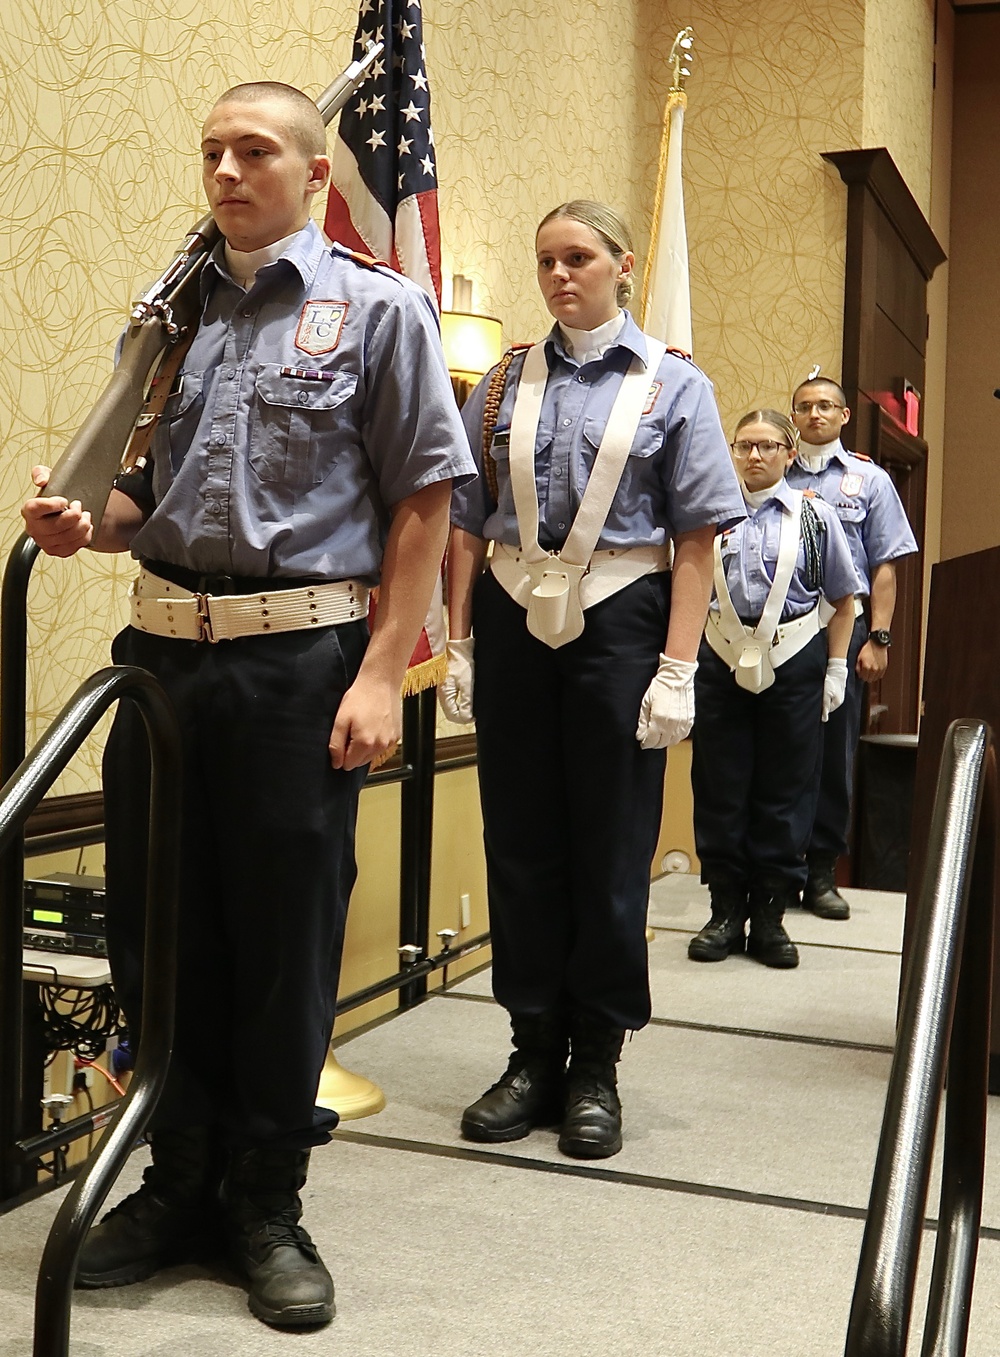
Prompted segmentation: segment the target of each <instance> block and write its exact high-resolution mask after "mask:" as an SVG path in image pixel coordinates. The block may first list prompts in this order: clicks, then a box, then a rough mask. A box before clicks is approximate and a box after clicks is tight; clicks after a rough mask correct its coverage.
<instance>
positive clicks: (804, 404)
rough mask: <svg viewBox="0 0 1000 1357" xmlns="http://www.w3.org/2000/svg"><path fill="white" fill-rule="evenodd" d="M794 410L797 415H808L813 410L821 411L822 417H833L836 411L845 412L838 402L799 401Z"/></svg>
mask: <svg viewBox="0 0 1000 1357" xmlns="http://www.w3.org/2000/svg"><path fill="white" fill-rule="evenodd" d="M792 409H793V410H794V411H795V413H796V414H797V415H808V414H810V413H811V412H812V411H813V410H817V411H819V413H820V414H821V415H832V414H833V412H834V410H843V409H845V407H844V406H843V405H838V404H837V402H836V401H799V403H798V405H794V406H793V407H792Z"/></svg>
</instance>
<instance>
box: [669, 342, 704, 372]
mask: <svg viewBox="0 0 1000 1357" xmlns="http://www.w3.org/2000/svg"><path fill="white" fill-rule="evenodd" d="M667 353H672V354H673V355H674V357H675V358H683V359H685V360H686V361H687V362H688V363H690V364H691V365H692V367H697V366H698V365H697V363H695V361H694V359H693V358H692V357H691V355H690V354H689V353H688V351H687V349H678V348H675V347H674V345H673V344H668V345H667Z"/></svg>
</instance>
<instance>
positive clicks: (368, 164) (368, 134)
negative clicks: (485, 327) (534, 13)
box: [325, 0, 441, 306]
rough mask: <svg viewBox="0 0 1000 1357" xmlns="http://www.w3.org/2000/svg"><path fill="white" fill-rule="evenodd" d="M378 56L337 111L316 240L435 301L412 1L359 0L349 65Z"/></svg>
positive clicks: (424, 105)
mask: <svg viewBox="0 0 1000 1357" xmlns="http://www.w3.org/2000/svg"><path fill="white" fill-rule="evenodd" d="M371 42H384V43H385V51H384V52H383V53H382V54H381V56H380V57H379V58H378V60H377V61H376V62H375V64H374V66H373V67H372V72H371V75H370V76H369V78H368V79H367V80H366V81H365V83H364V84H363V85H362V86H361V88H360V90H359V91H358V92H357V94H355V95H354V97H353V98H352V99H351V101H350V102H349V103H348V104H347V105H346V106H345V108H344V110H343V112H342V113H341V115H340V128H339V131H338V134H337V139H336V142H335V144H334V150H333V174H332V177H331V183H330V196H329V199H328V200H327V209H326V223H325V225H326V233H327V235H328V236H330V238H331V239H332V240H338V241H340V243H341V244H342V245H346V246H347V248H348V249H349V250H359V251H361V252H362V253H364V254H370V255H374V256H375V258H376V259H381V260H383V261H384V262H385V263H387V264H391V265H392V267H393V268H394V269H396V270H398V272H400V273H402V274H405V275H406V277H407V278H412V279H413V281H414V282H417V283H420V285H421V286H422V287H424V288H426V290H427V291H428V292H429V293H430V295H431V296H432V297H433V298H434V299H435V301H436V302H437V303H438V305H439V306H440V303H441V234H440V230H439V227H438V204H437V166H436V164H435V157H434V133H433V132H432V130H431V96H430V90H429V89H428V86H427V71H426V64H425V52H424V44H423V38H422V23H421V12H420V0H410V3H406V0H361V10H360V14H359V16H358V31H357V33H356V34H355V37H354V57H355V59H357V58H359V57H361V56H363V55H364V53H365V51H366V50H367V48H368V45H369V43H371Z"/></svg>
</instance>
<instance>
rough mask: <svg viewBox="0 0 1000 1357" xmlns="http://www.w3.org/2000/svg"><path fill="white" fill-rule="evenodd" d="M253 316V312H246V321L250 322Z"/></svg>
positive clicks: (244, 314)
mask: <svg viewBox="0 0 1000 1357" xmlns="http://www.w3.org/2000/svg"><path fill="white" fill-rule="evenodd" d="M252 315H253V312H252V311H244V312H243V316H244V319H246V320H249V319H250V317H251V316H252Z"/></svg>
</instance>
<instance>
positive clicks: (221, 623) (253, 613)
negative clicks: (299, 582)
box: [129, 568, 368, 641]
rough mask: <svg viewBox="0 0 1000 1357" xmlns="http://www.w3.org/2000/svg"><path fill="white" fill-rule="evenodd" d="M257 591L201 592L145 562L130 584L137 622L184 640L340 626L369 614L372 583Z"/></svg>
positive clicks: (159, 633)
mask: <svg viewBox="0 0 1000 1357" xmlns="http://www.w3.org/2000/svg"><path fill="white" fill-rule="evenodd" d="M261 585H262V588H261V590H260V592H259V593H255V594H195V593H192V592H191V590H190V589H182V588H181V586H180V585H179V584H174V583H173V582H172V581H170V580H165V579H161V578H160V576H159V575H154V574H153V573H152V571H150V570H146V569H145V568H143V569H142V570H140V571H139V575H138V578H137V579H135V580H133V582H132V587H131V589H130V590H129V607H130V609H131V622H132V626H133V627H136V628H137V629H138V630H139V631H148V632H150V633H151V634H152V635H154V636H174V637H176V638H177V639H178V640H180V641H234V640H237V639H239V638H240V637H241V636H264V635H266V634H267V633H268V632H278V631H305V630H306V629H307V628H309V627H335V626H338V625H339V624H341V623H343V622H356V621H357V620H358V619H359V618H362V617H366V616H367V615H368V589H367V588H366V587H365V586H364V585H363V584H358V583H356V582H355V581H354V580H342V581H338V582H337V583H335V584H310V585H307V586H305V587H304V588H300V589H275V590H273V591H272V590H269V589H268V588H267V581H266V580H262V581H261Z"/></svg>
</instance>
